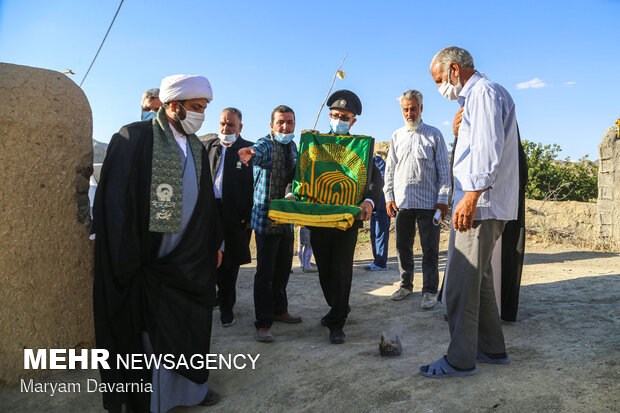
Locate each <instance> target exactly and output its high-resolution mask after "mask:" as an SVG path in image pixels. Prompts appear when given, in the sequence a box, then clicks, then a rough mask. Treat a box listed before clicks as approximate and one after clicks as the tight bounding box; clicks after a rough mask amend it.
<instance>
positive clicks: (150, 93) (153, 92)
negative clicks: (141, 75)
mask: <svg viewBox="0 0 620 413" xmlns="http://www.w3.org/2000/svg"><path fill="white" fill-rule="evenodd" d="M158 97H159V88H158V87H154V88H153V89H149V90H147V91H146V92H144V93H143V94H142V107H144V101H145V100H146V99H154V98H158Z"/></svg>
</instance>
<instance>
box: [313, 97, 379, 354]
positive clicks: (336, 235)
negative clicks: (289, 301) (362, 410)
mask: <svg viewBox="0 0 620 413" xmlns="http://www.w3.org/2000/svg"><path fill="white" fill-rule="evenodd" d="M327 105H328V106H329V109H330V111H329V118H330V122H329V123H330V127H331V132H330V133H332V134H334V135H348V134H349V130H350V129H351V127H352V126H353V124H355V121H356V120H357V119H356V116H358V115H361V114H362V102H361V101H360V99H359V97H357V95H356V94H355V93H353V92H351V91H350V90H338V91H336V92H334V93H333V94H332V95H331V96H330V97H329V99H328V100H327ZM370 163H371V165H370V168H372V169H371V170H372V177H371V180H370V181H369V184H368V187H367V188H366V194H365V196H364V201H363V202H362V204H361V205H360V207H361V209H362V210H361V212H360V215H359V217H358V220H356V221H355V223H354V224H353V226H352V227H350V228H349V229H347V230H345V231H343V230H341V229H337V228H322V227H313V228H312V230H311V232H310V243H311V244H312V248H313V250H314V258H315V259H316V265H317V268H318V270H319V281H320V284H321V289H322V290H323V295H324V296H325V300H326V301H327V304H328V305H329V306H330V307H331V309H330V310H329V312H328V313H327V314H326V315H325V316H324V317H323V318H322V319H321V324H322V325H323V326H325V327H328V328H329V340H330V342H331V343H332V344H342V343H344V341H345V334H344V331H343V330H342V328H343V327H344V323H345V321H346V318H347V315H348V314H349V312H350V311H351V307H350V306H349V295H350V293H351V280H352V278H353V254H354V252H355V245H356V244H357V232H358V230H359V228H360V227H361V226H362V221H367V220H369V219H370V216H371V215H372V211H373V209H375V208H376V207H377V206H378V205H379V202H380V201H381V194H382V190H383V178H381V172H380V171H379V169H377V167H376V166H375V165H374V162H373V160H372V158H371V161H370Z"/></svg>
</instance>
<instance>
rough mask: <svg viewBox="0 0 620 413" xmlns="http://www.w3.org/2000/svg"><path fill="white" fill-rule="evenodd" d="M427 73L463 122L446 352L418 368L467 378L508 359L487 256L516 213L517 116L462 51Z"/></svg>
mask: <svg viewBox="0 0 620 413" xmlns="http://www.w3.org/2000/svg"><path fill="white" fill-rule="evenodd" d="M431 75H432V77H433V79H434V80H435V83H437V86H438V88H439V93H441V94H442V95H443V96H444V97H446V98H448V99H450V100H458V102H459V104H460V105H461V107H462V108H463V120H462V122H461V126H460V127H459V131H458V136H459V138H458V141H457V144H456V149H455V152H454V164H453V177H454V205H455V207H454V211H453V216H452V225H453V228H454V233H453V236H454V240H453V241H454V249H453V250H452V251H451V254H450V261H449V262H448V264H447V265H448V273H449V274H450V275H449V277H448V279H447V285H446V307H447V312H448V324H449V327H450V345H449V347H448V352H447V355H445V356H443V357H442V358H440V359H439V360H437V361H435V362H433V363H431V364H428V365H425V366H421V367H420V372H421V373H422V374H423V375H424V376H427V377H433V378H443V377H451V376H470V375H472V374H475V373H476V363H491V364H506V363H508V356H507V355H506V347H505V344H504V335H503V333H502V327H501V324H500V319H499V313H498V310H497V305H496V303H495V293H494V290H493V273H492V270H491V256H492V254H493V249H494V247H495V242H496V241H497V239H498V238H499V236H500V235H501V234H502V231H503V229H504V225H505V224H506V221H509V220H513V219H516V218H517V208H518V197H519V176H518V174H519V164H518V138H517V136H518V135H517V119H516V114H515V105H514V102H513V100H512V97H511V96H510V94H509V93H508V92H507V91H506V89H504V88H503V87H502V86H500V85H498V84H497V83H495V82H492V81H490V80H488V79H487V78H486V76H484V75H483V74H481V73H479V72H478V71H476V70H475V69H474V61H473V58H472V57H471V55H470V54H469V52H467V51H466V50H464V49H461V48H458V47H447V48H445V49H443V50H441V51H440V52H439V53H437V54H436V55H435V57H434V58H433V60H432V62H431Z"/></svg>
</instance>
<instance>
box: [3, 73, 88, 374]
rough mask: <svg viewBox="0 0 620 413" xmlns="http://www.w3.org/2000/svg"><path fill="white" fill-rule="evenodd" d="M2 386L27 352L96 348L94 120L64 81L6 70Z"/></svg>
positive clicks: (81, 95) (77, 93) (72, 86)
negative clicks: (91, 232)
mask: <svg viewBox="0 0 620 413" xmlns="http://www.w3.org/2000/svg"><path fill="white" fill-rule="evenodd" d="M0 96H2V105H1V106H0V182H2V189H1V190H0V383H5V384H15V383H16V382H17V381H18V379H19V378H20V377H28V378H36V377H38V376H40V375H41V374H45V372H44V371H41V370H38V371H37V370H24V368H23V364H24V362H23V348H35V349H36V348H41V349H43V348H74V347H88V346H92V345H93V342H94V340H93V336H94V334H93V327H92V325H93V322H92V251H91V249H92V246H91V245H90V243H89V241H88V233H89V228H88V226H89V215H88V213H89V204H88V195H87V193H88V187H89V185H88V177H89V176H90V174H91V172H92V150H93V147H92V141H91V137H92V116H91V110H90V106H89V104H88V100H87V99H86V96H85V95H84V93H83V92H82V90H81V89H80V88H79V87H77V86H76V85H75V83H74V82H73V81H71V80H70V79H68V78H67V77H66V76H65V75H63V74H61V73H58V72H54V71H51V70H46V69H39V68H32V67H27V66H18V65H12V64H6V63H0Z"/></svg>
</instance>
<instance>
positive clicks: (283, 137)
mask: <svg viewBox="0 0 620 413" xmlns="http://www.w3.org/2000/svg"><path fill="white" fill-rule="evenodd" d="M294 137H295V134H294V133H280V132H274V133H273V138H274V139H275V140H276V142H280V143H281V144H284V145H286V144H288V143H289V142H290V141H292V140H293V138H294Z"/></svg>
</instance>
